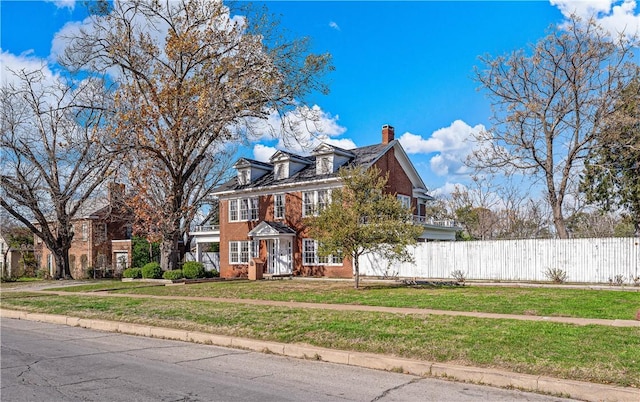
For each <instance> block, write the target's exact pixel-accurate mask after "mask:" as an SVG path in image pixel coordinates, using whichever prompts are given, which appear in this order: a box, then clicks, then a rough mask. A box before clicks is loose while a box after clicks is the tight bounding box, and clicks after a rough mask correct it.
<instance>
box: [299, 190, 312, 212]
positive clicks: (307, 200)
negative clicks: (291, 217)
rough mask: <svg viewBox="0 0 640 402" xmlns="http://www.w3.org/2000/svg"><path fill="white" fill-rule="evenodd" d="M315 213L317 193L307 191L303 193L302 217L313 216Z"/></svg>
mask: <svg viewBox="0 0 640 402" xmlns="http://www.w3.org/2000/svg"><path fill="white" fill-rule="evenodd" d="M314 212H315V193H314V192H313V191H307V192H304V193H302V216H313V215H314Z"/></svg>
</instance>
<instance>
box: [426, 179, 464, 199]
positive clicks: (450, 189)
mask: <svg viewBox="0 0 640 402" xmlns="http://www.w3.org/2000/svg"><path fill="white" fill-rule="evenodd" d="M466 189H467V186H466V185H464V184H462V183H451V182H446V183H444V184H443V185H442V186H440V187H438V188H435V189H433V190H431V195H432V196H434V197H445V198H446V197H448V196H450V195H451V194H453V193H454V192H455V191H462V190H466Z"/></svg>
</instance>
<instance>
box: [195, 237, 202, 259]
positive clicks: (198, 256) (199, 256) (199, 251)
mask: <svg viewBox="0 0 640 402" xmlns="http://www.w3.org/2000/svg"><path fill="white" fill-rule="evenodd" d="M196 261H198V262H201V261H202V247H201V246H200V242H199V241H198V239H197V238H196Z"/></svg>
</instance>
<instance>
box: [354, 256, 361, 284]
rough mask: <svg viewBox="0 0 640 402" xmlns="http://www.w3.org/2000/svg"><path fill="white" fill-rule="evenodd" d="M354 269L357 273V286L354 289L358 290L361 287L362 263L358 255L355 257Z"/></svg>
mask: <svg viewBox="0 0 640 402" xmlns="http://www.w3.org/2000/svg"><path fill="white" fill-rule="evenodd" d="M353 269H354V272H355V280H356V281H355V284H354V287H355V288H356V289H358V287H359V286H360V261H359V258H358V256H357V255H354V256H353Z"/></svg>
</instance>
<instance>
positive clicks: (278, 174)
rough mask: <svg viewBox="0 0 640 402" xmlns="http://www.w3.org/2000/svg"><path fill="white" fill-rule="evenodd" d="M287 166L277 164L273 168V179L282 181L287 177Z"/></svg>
mask: <svg viewBox="0 0 640 402" xmlns="http://www.w3.org/2000/svg"><path fill="white" fill-rule="evenodd" d="M288 170H289V169H288V166H287V164H286V163H278V164H277V165H276V167H275V179H276V180H282V179H286V178H287V176H288V174H287V173H288Z"/></svg>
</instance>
